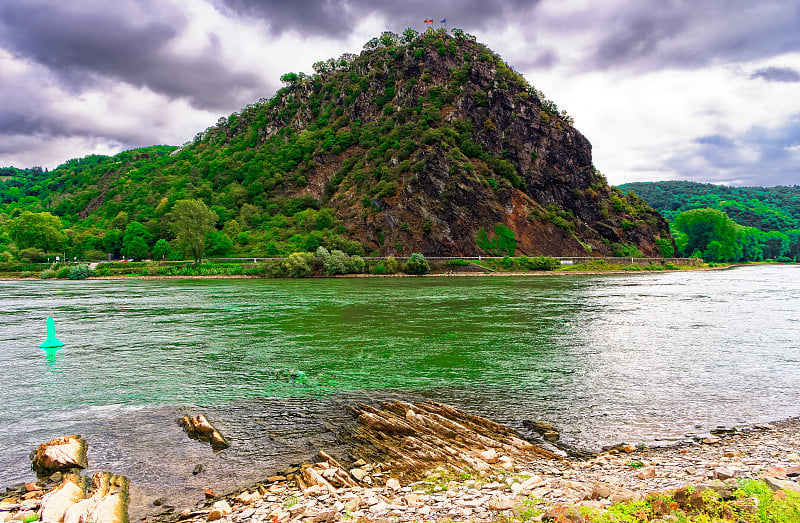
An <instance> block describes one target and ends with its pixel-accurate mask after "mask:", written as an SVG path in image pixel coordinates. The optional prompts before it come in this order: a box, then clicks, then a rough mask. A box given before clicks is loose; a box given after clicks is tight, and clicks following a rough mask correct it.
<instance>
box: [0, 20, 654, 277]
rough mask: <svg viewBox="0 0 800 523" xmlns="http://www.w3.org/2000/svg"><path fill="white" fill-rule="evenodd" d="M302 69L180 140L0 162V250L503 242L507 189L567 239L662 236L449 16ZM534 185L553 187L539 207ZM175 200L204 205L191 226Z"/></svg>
mask: <svg viewBox="0 0 800 523" xmlns="http://www.w3.org/2000/svg"><path fill="white" fill-rule="evenodd" d="M314 71H315V74H313V75H306V74H303V73H293V72H292V73H286V74H285V75H283V76H282V77H281V79H282V81H283V82H284V83H285V84H286V85H285V87H283V88H282V89H280V90H279V91H278V92H277V93H276V94H275V95H274V96H273V97H272V98H270V99H262V100H260V101H259V102H258V103H254V104H251V105H248V106H247V107H245V108H244V109H242V110H241V111H239V112H237V113H234V114H231V115H230V116H228V117H222V118H220V119H219V120H218V121H217V123H216V125H214V126H212V127H209V128H208V129H206V130H205V131H203V132H200V133H198V134H197V135H196V136H195V138H194V139H193V140H192V141H191V142H188V143H186V144H184V145H183V146H182V147H171V146H166V145H161V146H152V147H145V148H140V149H135V150H131V151H125V152H123V153H120V154H117V155H114V156H111V157H108V156H102V155H91V156H87V157H85V158H80V159H74V160H70V161H68V162H66V163H64V164H63V165H60V166H59V167H57V168H56V169H54V170H52V171H44V170H42V169H36V168H34V169H15V168H6V169H3V170H2V171H0V257H2V258H0V261H2V259H6V258H17V259H25V260H30V261H34V262H35V261H41V260H43V259H46V258H48V257H51V258H52V257H53V255H56V254H60V255H66V257H68V258H73V257H77V258H79V259H83V260H98V259H106V258H107V257H111V258H115V259H117V258H121V257H125V258H133V259H144V258H154V259H159V260H169V259H171V258H173V259H185V258H192V259H194V260H196V262H198V263H199V262H200V261H201V260H202V259H203V258H207V257H265V256H267V257H268V256H288V255H291V254H293V253H296V252H305V253H315V252H317V250H318V249H319V248H320V247H323V248H325V249H327V251H328V252H330V253H333V252H334V251H340V252H342V253H344V254H345V255H347V256H364V255H373V254H392V255H403V254H405V255H408V254H411V253H412V252H415V251H421V252H425V253H433V252H437V253H438V252H440V249H441V248H442V247H441V246H442V245H443V244H446V247H444V248H447V249H449V250H450V251H451V252H454V253H456V254H460V253H466V252H478V253H482V252H495V253H501V254H508V255H513V254H515V249H516V248H518V246H519V245H526V248H527V249H528V250H531V247H530V245H531V242H530V241H528V242H527V243H525V240H526V238H525V237H523V235H521V234H519V230H511V229H510V228H509V226H511V224H512V220H510V219H507V218H508V216H507V214H508V212H510V211H506V209H510V208H512V207H511V206H510V203H509V202H510V201H511V199H512V198H517V199H518V200H519V201H520V202H522V203H521V205H519V206H518V207H522V208H523V212H524V213H525V214H526V215H527V216H529V219H528V221H527V222H526V223H523V224H521V225H520V224H517V225H515V226H516V227H518V228H520V227H521V228H527V231H528V232H527V237H528V238H530V237H532V236H533V235H534V233H535V232H537V231H536V228H537V227H540V228H541V227H549V223H547V222H548V219H549V218H550V217H551V215H552V220H550V221H553V220H555V221H553V223H555V222H558V223H557V225H558V227H559V228H560V229H561V230H557V231H555V232H556V233H557V235H564V236H565V237H566V239H567V241H571V242H572V243H573V246H572V247H571V248H572V249H573V250H574V249H575V248H577V249H581V248H582V249H586V250H587V251H591V249H592V248H594V249H595V250H596V251H606V250H608V251H609V253H610V252H611V250H613V249H612V247H613V245H612V243H613V244H614V245H620V246H629V244H631V245H630V249H632V251H631V252H638V248H637V247H636V246H634V245H632V242H638V245H639V246H642V245H648V244H651V243H652V241H653V240H654V239H657V238H658V237H659V236H660V237H661V239H662V240H663V239H664V237H667V241H669V238H668V236H667V234H666V227H665V224H664V223H663V221H662V220H661V219H660V217H658V216H657V215H656V214H655V213H653V212H652V210H650V209H649V208H647V206H646V205H644V204H642V206H640V207H641V209H640V208H638V207H637V208H634V207H632V206H631V205H630V204H629V202H631V201H634V200H635V199H632V198H627V199H626V198H623V197H622V195H621V193H620V194H617V193H614V194H613V195H612V194H611V192H612V191H611V190H610V189H609V187H608V185H607V183H606V181H605V179H604V178H603V177H602V175H600V174H599V173H598V172H597V171H596V170H595V169H593V167H592V166H591V150H590V147H589V145H588V141H586V140H585V139H584V138H583V137H582V135H580V133H578V132H577V131H575V132H572V131H570V129H572V128H571V127H570V125H571V123H572V120H571V118H570V117H569V116H568V115H567V114H566V113H565V112H564V111H560V110H559V109H558V107H556V105H555V104H554V103H553V102H552V101H549V100H547V99H545V98H544V96H543V94H542V93H541V92H540V91H538V90H537V89H535V88H534V87H532V86H530V85H529V84H528V83H527V82H526V81H525V80H524V79H523V78H522V76H520V75H519V74H518V73H517V72H515V71H514V70H513V69H511V68H510V67H509V66H508V65H506V64H505V63H504V62H503V61H502V60H501V59H500V57H499V56H497V55H496V54H495V53H493V52H491V51H490V50H489V49H488V48H486V47H485V46H483V45H481V44H478V43H477V42H475V39H474V37H472V36H470V35H467V34H465V33H463V31H460V30H457V29H454V30H452V31H451V32H450V33H448V32H447V31H445V30H443V29H442V30H429V31H426V32H424V33H422V34H419V33H417V32H416V31H413V30H411V29H409V30H407V31H405V32H404V33H403V34H402V35H395V34H393V33H388V32H387V33H383V34H382V35H381V36H380V37H378V38H375V39H373V40H370V41H369V42H367V44H366V45H365V46H364V51H363V52H362V53H361V54H360V55H355V54H344V55H342V56H341V57H339V58H338V59H330V60H326V61H322V62H317V63H315V64H314ZM515 123H516V124H517V125H518V127H519V128H518V129H517V128H514V129H513V130H512V126H513V125H515ZM568 131H569V132H568ZM521 134H524V135H525V137H524V140H523V139H519V138H518V137H519V136H520V135H521ZM531 144H533V145H531ZM536 147H539V148H540V150H537V149H536ZM548 147H551V148H553V149H554V150H558V154H545V153H548V151H549V150H548ZM573 157H574V158H573ZM564 158H566V160H565V159H564ZM575 180H581V182H580V183H581V184H584V185H581V186H580V187H577V186H575V183H577V182H575ZM529 189H530V191H529V192H527V193H526V192H525V191H526V190H529ZM548 191H552V193H553V194H552V195H551V194H550V192H548ZM563 195H567V196H563ZM551 196H552V197H551ZM535 197H539V198H541V199H542V200H545V199H546V200H547V201H548V202H553V200H556V201H555V203H551V205H552V209H551V208H550V207H548V210H547V211H545V210H544V207H542V205H541V204H539V203H538V202H537V201H536V198H535ZM570 198H573V199H574V200H575V201H576V202H577V203H576V205H574V206H572V207H574V209H572V208H569V206H570V204H571V202H572V201H573V200H571V199H570ZM609 198H611V200H612V201H610V202H609V201H608V199H609ZM578 200H579V201H578ZM181 202H188V203H181ZM453 202H455V203H453ZM187 206H189V207H192V208H195V209H200V208H201V207H202V208H203V212H202V214H203V216H204V218H203V219H202V220H200V221H195V222H194V223H195V224H196V226H192V225H187V223H188V222H187V221H186V220H185V219H184V218H186V216H187V213H188V207H187ZM465 211H466V212H470V213H474V216H473V215H469V219H463V218H464V214H465ZM503 213H506V214H503ZM581 213H583V215H582V216H579V215H580V214H581ZM598 216H600V218H598ZM33 220H38V221H39V222H41V223H43V224H45V223H46V224H47V225H46V227H47V229H48V231H49V235H48V239H47V240H46V241H45V239H44V238H39V239H33V238H30V235H27V236H26V234H24V231H25V230H28V229H30V228H31V225H30V223H32V221H33ZM595 220H602V221H603V224H602V225H603V226H602V227H597V228H593V226H594V221H595ZM456 227H457V228H456ZM481 227H482V229H481ZM51 229H52V230H51ZM480 231H482V232H480ZM562 231H563V233H562ZM598 231H603V234H601V233H600V232H598ZM515 233H517V234H516V236H515ZM552 233H553V231H552V228H551V232H550V234H552ZM637 233H638V234H637ZM654 236H655V237H656V238H653V237H654ZM608 238H614V240H609V239H608ZM547 245H548V246H553V245H555V246H556V247H552V249H558V246H559V245H560V244H559V243H558V242H555V241H550V242H548V244H547ZM420 246H425V249H422V248H420ZM481 249H487V250H486V251H482V250H481ZM651 250H652V249H651ZM615 252H616V251H615ZM48 255H49V256H48Z"/></svg>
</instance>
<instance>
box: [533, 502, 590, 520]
mask: <svg viewBox="0 0 800 523" xmlns="http://www.w3.org/2000/svg"><path fill="white" fill-rule="evenodd" d="M542 520H543V521H558V522H560V523H567V522H570V523H583V522H584V519H583V515H582V514H581V512H580V510H579V509H578V508H577V507H563V506H555V507H551V508H549V509H548V510H547V511H546V512H545V513H544V516H543V517H542Z"/></svg>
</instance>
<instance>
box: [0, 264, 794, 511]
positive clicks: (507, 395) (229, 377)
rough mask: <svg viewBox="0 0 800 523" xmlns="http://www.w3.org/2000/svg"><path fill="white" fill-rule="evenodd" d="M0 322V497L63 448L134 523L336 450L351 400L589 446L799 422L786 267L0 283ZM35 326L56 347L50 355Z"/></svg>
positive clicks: (790, 294)
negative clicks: (99, 476)
mask: <svg viewBox="0 0 800 523" xmlns="http://www.w3.org/2000/svg"><path fill="white" fill-rule="evenodd" d="M0 315H1V317H2V323H1V324H0V362H1V363H2V364H1V365H0V405H2V407H0V441H2V442H3V443H2V445H0V486H5V485H9V484H12V483H15V482H19V481H30V480H31V479H32V478H33V475H32V473H31V472H29V471H28V469H29V461H28V453H29V452H30V451H31V450H32V449H34V448H35V447H36V446H37V445H38V444H39V443H43V442H45V441H48V440H49V439H51V438H53V437H56V436H61V435H66V434H74V433H77V434H81V435H83V436H84V438H86V439H87V440H88V442H89V460H90V471H94V470H110V471H112V472H115V473H118V474H124V475H127V476H129V477H130V478H131V480H132V484H133V495H134V500H133V502H132V503H133V504H132V511H131V512H132V514H131V515H132V516H134V517H135V516H136V515H137V514H141V513H143V511H145V510H146V509H145V507H146V505H147V503H148V502H149V501H151V500H152V499H154V498H155V497H161V496H162V495H166V497H167V498H168V499H170V502H174V503H177V504H179V505H180V504H184V505H185V504H186V503H187V502H188V501H193V500H194V499H199V498H200V497H202V490H203V489H204V488H208V487H211V488H214V489H215V490H217V491H218V492H225V491H226V490H230V489H233V488H235V487H238V486H243V485H245V484H247V483H249V482H253V481H256V480H259V479H263V478H264V477H266V476H268V475H270V474H272V473H274V472H276V471H277V470H279V469H281V468H283V467H285V466H286V465H287V464H289V463H293V462H300V461H303V460H307V459H310V458H311V457H312V456H313V454H314V451H315V450H316V449H318V448H326V449H327V448H335V447H336V445H337V443H336V437H335V431H336V429H335V428H336V426H337V423H338V422H339V421H340V420H341V419H342V418H344V417H347V416H348V415H347V412H346V406H347V405H348V404H351V403H353V402H356V401H375V400H380V399H382V398H392V397H397V398H404V399H412V400H413V399H433V400H437V401H443V402H446V403H450V404H453V405H455V406H458V407H461V408H464V409H466V410H468V411H470V412H474V413H476V414H481V415H484V416H487V417H490V418H492V419H495V420H497V421H500V422H504V423H508V424H510V425H512V426H514V427H521V422H522V420H525V419H535V420H540V421H546V422H549V423H552V424H554V425H556V426H557V427H558V428H559V429H560V430H561V433H562V438H563V439H564V440H565V441H566V442H568V443H571V444H574V445H578V446H582V447H587V448H598V447H600V446H603V445H607V444H613V443H619V442H622V441H625V442H630V443H638V442H645V443H649V444H653V443H659V442H666V441H673V440H676V439H681V438H683V437H685V435H686V434H687V433H700V432H705V431H708V430H709V429H711V428H714V427H716V426H720V425H724V426H731V425H739V424H752V423H758V422H767V421H772V420H778V419H782V418H786V417H791V416H798V415H800V332H799V331H798V327H800V266H792V265H786V266H758V267H743V268H736V269H732V270H724V271H705V272H673V273H648V274H631V275H598V276H594V275H570V276H563V277H562V276H529V277H485V278H476V277H446V278H445V277H443V278H348V279H317V280H133V281H119V280H116V281H99V280H95V281H75V282H73V281H41V282H39V281H13V282H10V281H6V282H0ZM48 316H52V317H53V318H54V320H55V325H56V335H57V336H58V338H60V339H61V341H63V342H64V343H65V345H64V347H63V348H62V349H60V350H58V351H56V352H51V353H46V352H45V351H44V350H42V349H39V348H38V346H39V344H40V343H41V342H42V341H43V340H44V337H45V319H46V318H47V317H48ZM199 413H205V414H206V415H207V416H208V417H209V419H211V420H212V422H214V423H215V424H216V425H217V427H218V428H219V429H220V430H221V431H222V432H223V434H225V435H226V436H227V437H228V438H229V440H230V442H231V444H232V446H231V448H229V449H227V450H225V451H223V452H220V453H214V452H212V450H211V449H210V447H209V446H207V445H204V444H201V443H198V442H194V441H191V440H189V439H188V438H187V437H186V435H185V434H184V433H183V432H182V431H181V428H180V427H179V426H178V424H177V423H176V419H177V418H178V417H180V416H182V415H184V414H199ZM197 464H202V465H203V466H204V469H205V470H204V472H202V473H200V474H197V475H193V474H192V473H191V472H192V470H193V469H194V468H195V466H196V465H197ZM165 486H166V487H165Z"/></svg>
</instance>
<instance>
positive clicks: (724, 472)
mask: <svg viewBox="0 0 800 523" xmlns="http://www.w3.org/2000/svg"><path fill="white" fill-rule="evenodd" d="M712 474H713V478H714V479H720V480H726V479H731V478H735V477H736V471H735V470H733V469H731V468H728V467H717V468H715V469H714V472H713V473H712Z"/></svg>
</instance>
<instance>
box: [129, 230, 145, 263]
mask: <svg viewBox="0 0 800 523" xmlns="http://www.w3.org/2000/svg"><path fill="white" fill-rule="evenodd" d="M149 251H150V248H149V247H148V246H147V243H145V241H144V238H142V237H141V236H136V237H134V238H133V240H131V241H130V242H129V243H128V245H127V246H126V247H125V256H126V257H127V258H135V259H139V260H141V259H142V258H146V257H147V253H148V252H149Z"/></svg>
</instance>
